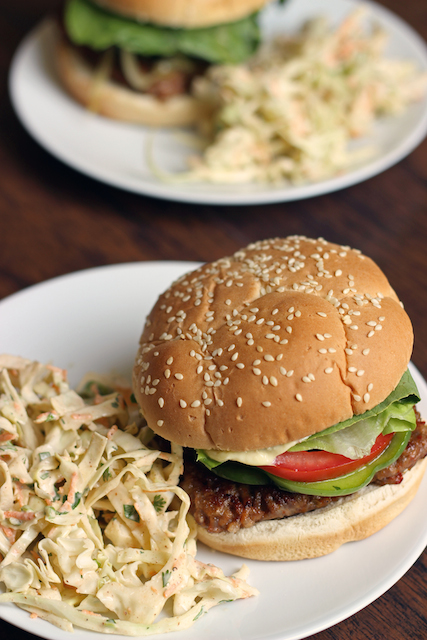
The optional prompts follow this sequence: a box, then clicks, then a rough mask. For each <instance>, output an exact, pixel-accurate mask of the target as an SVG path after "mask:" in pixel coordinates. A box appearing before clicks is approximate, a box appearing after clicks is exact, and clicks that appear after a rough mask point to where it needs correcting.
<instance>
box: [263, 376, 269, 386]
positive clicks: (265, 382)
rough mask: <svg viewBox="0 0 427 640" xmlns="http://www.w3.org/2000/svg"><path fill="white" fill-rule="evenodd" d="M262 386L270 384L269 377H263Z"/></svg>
mask: <svg viewBox="0 0 427 640" xmlns="http://www.w3.org/2000/svg"><path fill="white" fill-rule="evenodd" d="M262 384H268V378H267V376H263V377H262Z"/></svg>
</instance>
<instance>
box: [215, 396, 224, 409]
mask: <svg viewBox="0 0 427 640" xmlns="http://www.w3.org/2000/svg"><path fill="white" fill-rule="evenodd" d="M216 403H217V405H218V406H219V407H223V406H224V402H223V401H222V400H221V399H220V398H218V399H217V401H216Z"/></svg>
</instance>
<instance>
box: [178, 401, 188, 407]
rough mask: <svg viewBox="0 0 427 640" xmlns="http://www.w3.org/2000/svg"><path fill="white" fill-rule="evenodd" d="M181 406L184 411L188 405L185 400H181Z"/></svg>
mask: <svg viewBox="0 0 427 640" xmlns="http://www.w3.org/2000/svg"><path fill="white" fill-rule="evenodd" d="M179 406H180V407H182V408H183V409H185V407H186V406H187V403H186V402H185V400H182V399H181V400H180V401H179Z"/></svg>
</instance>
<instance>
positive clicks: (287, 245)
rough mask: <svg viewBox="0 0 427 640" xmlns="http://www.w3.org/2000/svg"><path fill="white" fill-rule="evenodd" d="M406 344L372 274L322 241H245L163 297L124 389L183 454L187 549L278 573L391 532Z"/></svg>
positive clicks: (401, 467) (421, 440)
mask: <svg viewBox="0 0 427 640" xmlns="http://www.w3.org/2000/svg"><path fill="white" fill-rule="evenodd" d="M412 345H413V334H412V328H411V323H410V320H409V318H408V316H407V314H406V312H405V311H404V310H403V308H402V305H401V303H400V302H399V300H398V298H397V296H396V294H395V292H394V291H393V289H392V288H391V286H390V284H389V282H388V281H387V279H386V277H385V275H384V274H383V273H382V271H381V270H380V269H379V267H378V266H377V265H376V264H375V263H374V262H373V261H372V260H370V259H369V258H367V257H365V256H363V255H362V254H361V253H360V252H359V251H356V250H353V249H350V248H349V247H342V246H338V245H335V244H331V243H329V242H326V241H325V240H323V239H317V240H313V239H308V238H305V237H297V236H295V237H289V238H284V239H281V238H276V239H272V240H265V241H262V242H258V243H256V244H253V245H250V246H248V247H247V248H245V249H242V250H240V251H238V252H237V253H236V254H234V256H231V257H227V258H223V259H221V260H218V261H217V262H214V263H211V264H206V265H204V266H202V267H200V268H199V269H197V270H196V271H194V272H193V273H190V274H187V275H186V276H183V277H182V278H181V279H180V280H178V281H177V282H176V283H174V284H172V286H171V287H170V288H169V289H168V290H167V291H166V292H165V293H164V294H163V295H161V296H160V298H159V300H158V301H157V303H156V305H155V306H154V308H153V310H152V311H151V313H150V315H149V316H148V318H147V321H146V325H145V328H144V331H143V333H142V337H141V343H140V347H139V351H138V355H137V357H136V363H135V367H134V391H135V394H136V397H137V400H138V401H139V403H140V405H141V408H142V411H143V413H144V415H145V417H146V419H147V421H148V424H149V425H150V426H151V427H152V429H153V430H154V431H155V432H156V433H157V434H159V435H160V436H162V437H163V438H166V439H167V440H169V441H172V442H174V443H177V444H179V445H182V446H184V447H186V455H185V465H184V476H183V479H182V486H183V487H184V489H185V490H186V491H187V492H188V493H189V495H190V497H191V502H192V506H191V512H192V514H193V516H194V518H195V520H196V523H197V526H198V533H199V539H200V540H202V541H203V542H205V543H206V544H208V545H209V546H211V547H213V548H215V549H219V550H223V551H226V552H229V553H233V554H237V555H241V556H244V557H249V558H257V559H263V560H291V559H300V558H308V557H315V556H320V555H324V554H326V553H329V552H331V551H333V550H334V549H336V548H337V547H339V546H340V545H341V544H343V543H345V542H348V541H351V540H359V539H362V538H365V537H367V536H369V535H371V534H373V533H374V532H376V531H378V530H379V529H381V528H382V527H384V526H385V525H386V524H387V523H388V522H389V521H390V520H392V519H393V518H395V517H396V516H397V515H398V514H399V513H400V512H401V511H402V510H403V509H404V507H405V506H406V505H407V504H408V502H409V501H410V500H411V499H412V498H413V496H414V495H415V492H416V490H417V488H418V485H419V482H420V481H421V478H422V475H423V473H424V470H425V464H426V463H425V460H424V456H425V455H426V453H427V433H426V427H425V425H424V423H423V422H422V421H421V419H420V417H419V415H418V414H417V413H416V411H415V408H414V407H415V404H416V403H417V402H418V400H419V397H418V391H417V388H416V386H415V383H414V381H413V380H412V377H411V375H410V372H409V371H408V369H407V367H408V363H409V359H410V356H411V352H412Z"/></svg>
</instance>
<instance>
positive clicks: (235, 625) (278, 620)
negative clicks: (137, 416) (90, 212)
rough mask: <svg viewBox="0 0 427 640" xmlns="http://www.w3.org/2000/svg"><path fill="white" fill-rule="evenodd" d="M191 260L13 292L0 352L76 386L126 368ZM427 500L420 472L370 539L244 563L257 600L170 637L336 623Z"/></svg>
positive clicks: (379, 585)
mask: <svg viewBox="0 0 427 640" xmlns="http://www.w3.org/2000/svg"><path fill="white" fill-rule="evenodd" d="M195 266H196V264H195V263H188V262H187V263H184V262H154V263H153V262H146V263H133V264H121V265H116V266H107V267H100V268H97V269H91V270H88V271H81V272H78V273H74V274H71V275H67V276H63V277H60V278H56V279H54V280H50V281H48V282H45V283H42V284H39V285H36V286H34V287H31V288H29V289H26V290H24V291H22V292H20V293H17V294H15V295H12V296H10V297H9V298H6V299H5V300H3V301H2V302H0V353H4V352H7V353H13V354H15V355H22V356H25V357H27V358H35V359H39V360H41V361H44V362H47V361H51V362H53V363H54V364H56V365H58V366H61V367H66V368H68V369H69V372H70V379H71V382H72V383H73V384H74V383H76V382H77V381H78V379H79V378H80V377H81V376H82V375H83V373H85V372H87V371H90V370H92V371H93V370H95V371H98V372H109V371H117V372H119V373H122V374H125V375H126V374H127V375H129V374H130V370H131V367H132V363H133V358H134V354H135V351H136V347H137V343H138V338H139V335H140V332H141V329H142V325H143V322H144V319H145V315H146V314H147V313H148V311H149V310H150V308H151V306H152V305H153V303H154V302H155V300H156V298H157V295H158V294H159V293H160V292H161V291H163V290H164V289H166V288H167V286H168V285H169V283H170V282H171V281H172V280H173V279H175V278H177V277H178V276H180V275H181V274H182V273H184V272H185V271H188V270H190V269H192V268H194V267H195ZM412 373H413V375H414V377H415V380H416V382H417V384H418V387H419V390H420V392H421V395H422V398H423V399H422V402H421V412H422V413H424V415H427V385H426V383H425V382H424V380H423V379H422V377H421V376H420V374H419V373H418V371H417V370H416V369H415V368H412ZM426 501H427V477H426V478H425V479H424V481H423V482H422V484H421V488H420V490H419V492H418V495H417V496H416V498H415V499H414V501H413V502H412V503H411V504H410V505H409V506H408V507H407V509H406V510H405V512H404V513H402V514H401V515H400V516H399V517H398V518H396V519H395V520H394V521H393V522H392V523H391V524H389V525H388V526H387V527H386V528H385V529H383V530H382V531H380V532H379V533H377V534H375V535H373V536H372V537H371V538H368V539H367V540H363V541H362V542H355V543H350V544H347V545H344V546H343V547H341V548H340V549H338V550H337V551H335V552H334V553H333V554H331V555H329V556H325V557H323V558H317V559H314V560H303V561H299V562H289V563H280V562H279V563H268V562H256V561H248V562H247V564H248V565H249V567H250V582H251V584H253V585H255V586H256V587H257V588H258V589H259V590H260V595H259V597H256V598H251V599H249V600H245V601H241V602H235V603H229V604H224V605H221V606H219V607H217V608H216V609H213V610H212V611H210V612H209V613H208V615H206V616H204V617H203V618H201V619H200V620H199V621H198V622H197V623H196V624H195V625H194V626H193V627H192V628H191V629H189V630H188V631H185V632H182V633H181V632H177V633H176V634H173V637H174V638H176V640H199V638H204V640H218V638H224V639H225V640H262V639H263V640H266V639H267V638H268V640H298V639H300V638H306V637H307V636H309V635H311V634H314V633H317V632H318V631H321V630H323V629H325V628H328V627H330V626H332V625H334V624H336V623H337V622H340V621H341V620H343V619H345V618H347V617H349V616H351V615H352V614H354V613H356V612H357V611H359V610H360V609H362V608H363V607H365V606H366V605H368V604H369V603H370V602H372V601H373V600H375V599H376V598H378V597H379V596H381V595H382V594H383V593H384V592H385V591H386V590H387V589H389V588H390V587H391V586H392V585H393V584H394V583H395V582H397V580H399V578H401V576H403V574H404V573H405V572H406V571H407V570H408V569H409V568H410V567H411V566H412V564H413V563H414V562H415V560H416V559H417V558H418V556H419V555H420V554H421V553H422V551H423V549H424V547H425V546H426V544H427V520H426V518H425V514H424V509H423V508H420V507H422V505H423V504H425V503H426ZM199 557H200V559H201V560H202V561H205V562H213V563H215V564H217V565H218V566H220V567H222V568H223V569H224V570H226V571H227V572H232V571H234V570H236V569H237V568H238V567H239V566H241V563H242V561H241V560H240V559H239V558H234V557H232V556H228V555H225V554H222V553H219V552H214V551H210V550H209V549H206V548H203V547H202V545H200V551H199ZM0 616H1V617H2V618H4V619H5V620H7V621H8V622H10V623H12V624H14V625H16V626H18V627H21V628H23V629H25V630H27V631H29V632H31V633H34V634H36V635H39V636H42V637H44V638H49V639H51V640H69V638H70V637H69V635H68V634H67V633H66V632H62V631H60V630H59V629H57V628H56V627H53V626H51V625H49V624H48V623H47V622H44V621H42V620H31V619H30V618H29V615H28V614H27V613H25V612H24V611H21V610H20V609H17V608H16V607H15V606H14V605H1V606H0ZM74 637H75V638H76V640H93V638H94V634H93V633H92V632H88V631H81V630H76V632H75V634H74ZM110 637H111V636H110ZM112 637H113V638H115V639H117V640H119V636H112ZM156 637H158V638H159V640H163V639H164V640H166V637H165V636H161V637H160V636H156ZM167 638H168V640H171V638H172V636H171V635H168V636H167Z"/></svg>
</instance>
